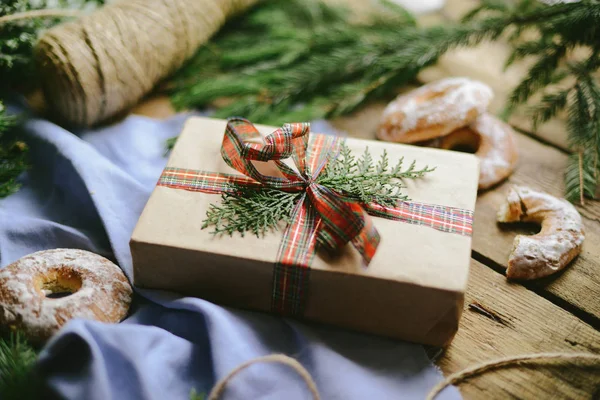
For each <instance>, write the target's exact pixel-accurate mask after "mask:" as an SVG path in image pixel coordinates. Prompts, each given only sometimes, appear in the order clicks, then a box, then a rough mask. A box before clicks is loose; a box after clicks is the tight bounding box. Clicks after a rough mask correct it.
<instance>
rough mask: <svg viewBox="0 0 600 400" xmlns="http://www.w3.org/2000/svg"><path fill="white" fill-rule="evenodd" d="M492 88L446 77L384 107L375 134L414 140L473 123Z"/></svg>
mask: <svg viewBox="0 0 600 400" xmlns="http://www.w3.org/2000/svg"><path fill="white" fill-rule="evenodd" d="M492 97H493V92H492V89H491V88H490V87H489V86H487V85H486V84H484V83H482V82H478V81H474V80H472V79H468V78H446V79H442V80H439V81H436V82H432V83H429V84H427V85H424V86H421V87H420V88H418V89H416V90H413V91H411V92H409V93H407V94H404V95H400V96H398V97H397V98H396V99H395V100H394V101H392V102H391V103H390V104H389V105H388V106H387V107H386V109H385V110H384V112H383V117H382V120H381V123H380V125H379V129H378V131H377V136H378V137H379V139H381V140H387V141H391V142H399V143H415V142H422V141H425V140H429V139H434V138H437V137H440V136H444V135H447V134H449V133H450V132H452V131H454V130H456V129H458V128H461V127H463V126H465V125H468V124H469V123H471V122H473V121H474V120H475V119H476V118H477V117H478V116H479V115H481V114H483V113H484V112H485V111H486V110H487V108H488V105H489V104H490V101H491V100H492Z"/></svg>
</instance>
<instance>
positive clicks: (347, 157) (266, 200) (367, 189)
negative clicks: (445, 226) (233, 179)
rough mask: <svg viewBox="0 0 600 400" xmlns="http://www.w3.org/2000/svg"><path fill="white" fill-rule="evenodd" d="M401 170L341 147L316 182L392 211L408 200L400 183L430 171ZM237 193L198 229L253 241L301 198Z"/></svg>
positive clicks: (251, 191)
mask: <svg viewBox="0 0 600 400" xmlns="http://www.w3.org/2000/svg"><path fill="white" fill-rule="evenodd" d="M402 168H403V159H400V160H399V161H398V163H397V164H396V165H394V166H393V167H391V168H390V165H389V158H388V155H387V153H386V152H385V151H384V152H383V154H382V156H381V157H380V159H379V161H378V162H377V163H374V160H373V157H372V155H371V153H370V152H369V149H368V148H367V149H365V152H364V153H363V155H362V156H361V157H360V158H358V159H357V158H356V157H355V156H354V155H353V154H352V152H351V150H350V148H349V147H348V146H347V145H346V144H342V146H341V149H340V154H339V157H337V158H336V159H335V160H334V161H332V162H330V163H329V164H328V165H327V167H326V168H325V170H324V171H323V172H322V173H321V174H320V175H319V177H318V178H317V182H318V183H320V184H321V185H324V186H326V187H328V188H330V189H332V190H334V191H335V192H337V193H339V194H340V195H341V196H343V197H344V198H347V199H350V200H353V201H359V202H361V203H371V202H375V203H377V204H381V205H383V206H388V207H392V206H394V205H396V204H398V202H400V201H406V200H409V198H408V196H407V195H405V194H404V193H403V192H402V189H403V188H404V187H405V186H404V185H403V180H404V179H417V178H421V177H423V176H424V175H425V174H427V173H429V172H432V171H434V170H435V168H430V167H429V166H425V167H424V168H421V169H417V168H416V165H415V162H412V163H411V164H410V165H409V166H408V168H406V169H404V170H403V169H402ZM236 189H237V190H236V193H227V194H224V195H223V196H222V202H221V203H220V204H211V205H210V207H209V209H208V211H207V214H206V219H205V220H204V222H203V225H202V228H203V229H204V228H208V227H212V228H213V231H212V233H213V234H215V235H221V234H227V235H229V236H231V235H233V234H234V233H236V232H238V233H240V234H241V235H242V236H243V235H244V234H245V233H246V232H250V233H252V234H254V235H256V236H258V237H261V236H264V235H265V234H266V233H267V232H269V231H272V230H277V229H278V228H279V227H280V226H281V224H282V223H287V222H289V221H290V218H291V215H292V211H293V209H294V207H295V206H296V203H297V202H298V200H299V199H300V197H301V196H302V193H289V192H284V191H282V190H277V189H268V188H266V189H263V188H249V187H243V186H240V187H237V188H236Z"/></svg>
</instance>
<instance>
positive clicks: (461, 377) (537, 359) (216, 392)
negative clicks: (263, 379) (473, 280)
mask: <svg viewBox="0 0 600 400" xmlns="http://www.w3.org/2000/svg"><path fill="white" fill-rule="evenodd" d="M263 362H266V363H281V364H285V365H288V366H289V367H291V368H292V369H293V370H294V371H296V372H297V373H298V375H300V376H301V377H302V379H304V382H305V383H306V386H308V388H309V389H310V392H311V394H312V397H313V399H314V400H319V392H318V391H317V385H316V384H315V382H314V380H313V379H312V377H311V375H310V373H309V372H308V371H307V370H306V369H305V368H304V367H303V366H302V364H300V363H299V362H298V361H296V360H295V359H293V358H291V357H288V356H286V355H284V354H272V355H269V356H264V357H258V358H255V359H252V360H250V361H247V362H245V363H243V364H241V365H239V366H238V367H237V368H235V369H234V370H233V371H231V372H230V373H229V374H228V375H227V376H226V377H224V378H223V379H221V380H220V381H219V382H217V384H216V385H215V387H214V388H213V389H212V390H211V392H210V394H209V395H208V400H218V399H220V398H221V396H222V395H223V392H224V391H225V387H226V385H227V384H228V383H229V382H231V380H232V379H233V378H234V377H235V375H237V374H238V373H240V372H241V371H243V370H244V369H246V368H248V367H249V366H251V365H254V364H258V363H263ZM542 362H555V363H557V364H558V365H565V364H572V365H573V366H575V367H579V368H583V367H588V366H590V365H591V366H594V367H600V355H597V354H592V353H535V354H523V355H519V356H512V357H503V358H498V359H495V360H491V361H485V362H482V363H480V364H476V365H473V366H471V367H468V368H465V369H463V370H462V371H459V372H457V373H454V374H452V375H450V376H448V377H447V378H446V379H444V380H443V381H442V382H440V383H438V384H437V385H436V386H434V388H433V389H431V391H430V392H429V394H428V395H427V399H426V400H434V399H435V397H436V396H437V395H438V394H440V392H441V391H442V390H444V389H445V388H446V387H447V386H450V385H456V384H459V383H461V382H464V381H466V380H467V379H469V378H471V377H473V376H476V375H481V374H484V373H486V372H489V371H492V370H495V369H500V368H507V367H515V366H519V365H525V364H532V363H542Z"/></svg>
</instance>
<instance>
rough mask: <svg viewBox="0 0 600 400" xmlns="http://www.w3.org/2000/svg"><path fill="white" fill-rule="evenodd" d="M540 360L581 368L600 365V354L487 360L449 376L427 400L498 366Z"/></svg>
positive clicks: (537, 354) (431, 392)
mask: <svg viewBox="0 0 600 400" xmlns="http://www.w3.org/2000/svg"><path fill="white" fill-rule="evenodd" d="M540 362H557V363H558V364H559V365H565V364H572V365H573V366H575V367H579V368H581V367H585V366H589V365H590V364H592V365H594V364H595V365H596V366H600V355H596V354H591V353H536V354H523V355H519V356H513V357H503V358H498V359H495V360H491V361H485V362H482V363H480V364H476V365H473V366H471V367H468V368H465V369H463V370H462V371H459V372H457V373H455V374H452V375H450V376H448V377H447V378H446V379H444V380H443V381H442V382H440V383H438V384H437V385H436V386H435V387H434V388H433V389H432V390H431V391H430V392H429V394H428V395H427V400H433V399H434V398H435V397H436V396H437V395H438V394H439V393H440V392H441V391H442V390H444V389H445V388H446V387H447V386H450V385H455V384H457V383H461V382H463V381H465V380H467V379H469V378H471V377H473V376H475V375H480V374H483V373H486V372H488V371H491V370H494V369H498V368H506V367H514V366H519V365H524V364H531V363H540Z"/></svg>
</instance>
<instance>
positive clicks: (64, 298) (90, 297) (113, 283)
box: [0, 249, 132, 344]
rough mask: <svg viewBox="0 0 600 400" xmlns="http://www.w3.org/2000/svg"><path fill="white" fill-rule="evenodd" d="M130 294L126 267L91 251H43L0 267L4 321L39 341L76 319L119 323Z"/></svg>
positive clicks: (0, 314) (4, 324) (9, 327)
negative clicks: (119, 265)
mask: <svg viewBox="0 0 600 400" xmlns="http://www.w3.org/2000/svg"><path fill="white" fill-rule="evenodd" d="M131 299H132V288H131V285H130V284H129V281H128V280H127V277H126V276H125V274H124V273H123V272H122V271H121V269H120V268H119V267H118V266H116V265H115V264H114V263H112V262H111V261H110V260H107V259H106V258H104V257H101V256H99V255H97V254H94V253H91V252H89V251H84V250H75V249H55V250H45V251H39V252H36V253H33V254H30V255H28V256H25V257H23V258H21V259H19V260H17V261H16V262H14V263H12V264H10V265H8V266H7V267H6V268H3V269H2V270H0V326H1V327H2V328H3V329H4V330H8V331H19V332H21V333H23V334H24V335H25V336H26V337H27V339H28V340H29V341H30V342H32V343H36V344H42V343H44V342H45V341H46V340H48V339H49V338H50V337H51V336H53V335H54V334H55V333H56V332H58V330H59V329H60V328H61V327H62V326H63V325H65V324H66V323H67V322H68V321H69V320H71V319H73V318H82V319H92V320H97V321H102V322H109V323H116V322H120V321H121V320H122V319H123V318H125V316H126V315H127V312H128V310H129V306H130V304H131Z"/></svg>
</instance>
